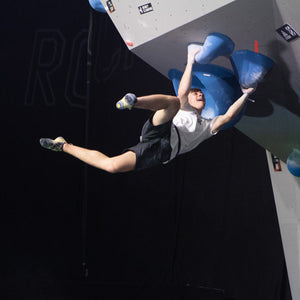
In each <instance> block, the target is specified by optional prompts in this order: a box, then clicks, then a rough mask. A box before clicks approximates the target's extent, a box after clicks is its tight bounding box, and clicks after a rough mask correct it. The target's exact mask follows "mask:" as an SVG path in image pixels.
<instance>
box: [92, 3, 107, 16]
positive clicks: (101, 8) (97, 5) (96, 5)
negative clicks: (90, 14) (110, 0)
mask: <svg viewBox="0 0 300 300" xmlns="http://www.w3.org/2000/svg"><path fill="white" fill-rule="evenodd" d="M89 3H90V5H91V7H92V8H93V9H94V10H96V11H98V12H102V13H106V10H105V8H104V6H103V4H102V3H101V1H100V0H89Z"/></svg>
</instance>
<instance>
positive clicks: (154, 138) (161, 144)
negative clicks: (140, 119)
mask: <svg viewBox="0 0 300 300" xmlns="http://www.w3.org/2000/svg"><path fill="white" fill-rule="evenodd" d="M171 125H172V121H169V122H167V123H164V124H162V125H158V126H153V124H152V117H151V118H149V119H148V120H147V122H146V123H145V124H144V126H143V129H142V134H141V141H140V142H139V143H138V144H137V145H135V146H133V147H130V148H128V149H126V151H133V152H134V153H135V154H136V166H135V170H142V169H146V168H150V167H154V166H157V165H161V164H162V163H166V162H168V160H169V159H170V155H171V152H172V148H171V145H170V135H171Z"/></svg>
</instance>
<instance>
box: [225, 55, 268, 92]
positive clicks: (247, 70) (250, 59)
mask: <svg viewBox="0 0 300 300" xmlns="http://www.w3.org/2000/svg"><path fill="white" fill-rule="evenodd" d="M230 61H231V64H232V67H233V70H234V72H235V74H236V77H237V78H238V80H239V83H240V85H241V86H243V87H244V88H249V87H256V86H257V84H258V83H259V82H260V81H261V80H262V79H263V78H264V77H265V75H266V74H267V73H268V72H269V70H270V69H271V68H272V67H273V65H274V62H273V60H272V59H270V58H269V57H267V56H265V55H263V54H260V53H256V52H253V51H250V50H239V51H235V52H234V53H233V54H232V56H231V59H230Z"/></svg>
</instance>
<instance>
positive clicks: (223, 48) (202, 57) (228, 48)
mask: <svg viewBox="0 0 300 300" xmlns="http://www.w3.org/2000/svg"><path fill="white" fill-rule="evenodd" d="M234 47H235V45H234V42H233V41H232V40H231V39H230V38H229V37H228V36H226V35H224V34H221V33H218V32H213V33H210V34H209V35H208V36H207V38H206V40H205V42H204V44H203V47H202V50H201V51H200V52H199V53H198V54H196V56H195V60H196V62H197V63H198V64H208V63H210V62H211V61H212V60H214V59H215V58H217V57H218V56H230V55H231V54H232V52H233V50H234Z"/></svg>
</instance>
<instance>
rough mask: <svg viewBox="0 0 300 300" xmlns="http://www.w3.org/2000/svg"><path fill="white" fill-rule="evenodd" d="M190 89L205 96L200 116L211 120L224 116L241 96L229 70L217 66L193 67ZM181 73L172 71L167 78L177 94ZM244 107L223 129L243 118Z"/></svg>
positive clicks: (234, 78) (237, 84)
mask: <svg viewBox="0 0 300 300" xmlns="http://www.w3.org/2000/svg"><path fill="white" fill-rule="evenodd" d="M193 71H194V74H195V75H194V76H193V80H192V88H200V89H201V90H202V91H203V93H204V96H205V99H206V105H205V108H204V109H203V111H202V114H201V115H202V116H203V117H204V118H206V119H213V118H214V117H216V116H218V115H222V114H225V113H226V111H227V110H228V108H229V107H230V106H231V105H232V104H233V103H234V102H235V101H236V100H237V99H238V98H239V97H240V96H241V95H242V91H241V89H240V86H239V83H238V81H237V79H236V77H235V76H234V73H233V72H232V71H231V70H228V69H226V68H223V67H220V66H217V65H210V64H209V65H194V69H193ZM182 75H183V73H182V72H180V71H178V70H175V69H172V70H170V71H169V78H170V79H171V80H172V82H173V86H174V90H175V92H176V94H178V88H179V83H180V80H181V77H182ZM245 109H246V106H245V107H244V109H243V110H242V111H241V112H240V113H239V115H238V116H237V117H236V118H235V119H234V120H232V121H231V122H229V123H228V124H227V125H226V126H224V127H223V129H226V128H229V127H232V126H233V125H235V124H236V123H237V122H238V121H239V120H240V119H241V117H242V116H243V114H244V112H245Z"/></svg>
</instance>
